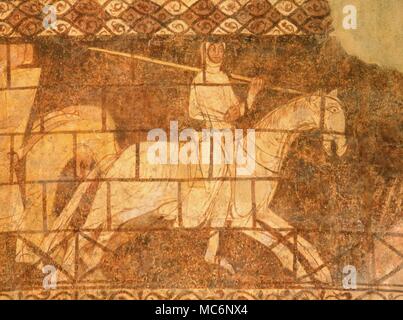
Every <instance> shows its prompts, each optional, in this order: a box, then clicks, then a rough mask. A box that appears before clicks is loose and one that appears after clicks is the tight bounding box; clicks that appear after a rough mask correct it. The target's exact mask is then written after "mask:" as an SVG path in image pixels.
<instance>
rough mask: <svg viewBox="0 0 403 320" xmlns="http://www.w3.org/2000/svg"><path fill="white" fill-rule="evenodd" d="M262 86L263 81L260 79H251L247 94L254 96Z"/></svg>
mask: <svg viewBox="0 0 403 320" xmlns="http://www.w3.org/2000/svg"><path fill="white" fill-rule="evenodd" d="M263 86H264V80H263V78H261V77H256V78H253V79H252V82H251V83H250V87H249V94H250V95H252V96H256V95H257V94H258V93H259V92H260V91H261V90H262V89H263Z"/></svg>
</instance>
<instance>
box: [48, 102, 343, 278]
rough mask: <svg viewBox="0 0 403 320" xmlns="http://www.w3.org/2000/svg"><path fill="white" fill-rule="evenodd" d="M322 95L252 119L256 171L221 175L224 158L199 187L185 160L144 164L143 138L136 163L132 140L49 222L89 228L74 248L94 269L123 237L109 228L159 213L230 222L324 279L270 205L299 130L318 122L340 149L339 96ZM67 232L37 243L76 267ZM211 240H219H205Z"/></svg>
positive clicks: (291, 266)
mask: <svg viewBox="0 0 403 320" xmlns="http://www.w3.org/2000/svg"><path fill="white" fill-rule="evenodd" d="M320 102H321V97H319V96H312V97H309V98H301V99H297V100H295V101H293V102H290V103H289V104H287V105H285V106H282V107H279V108H277V109H276V110H274V111H273V112H271V113H270V114H268V115H267V116H266V117H264V118H263V119H262V120H261V121H260V122H259V123H258V124H257V125H256V130H257V132H256V154H255V160H256V169H255V171H254V173H253V174H252V175H250V176H248V177H245V176H242V177H237V179H225V178H228V173H229V172H230V170H224V169H222V168H223V167H222V166H221V167H220V168H221V169H219V170H218V171H217V172H218V173H219V174H221V175H222V177H221V178H223V179H220V178H219V177H216V178H217V179H215V180H214V181H207V182H206V181H204V180H203V181H202V182H203V183H207V184H208V185H207V187H206V186H204V187H203V186H202V187H200V182H199V185H198V186H196V185H194V184H193V185H192V181H193V180H194V179H193V178H195V177H194V176H192V177H186V172H189V170H187V169H186V166H183V167H181V165H158V166H155V165H150V164H148V163H147V162H146V160H144V159H146V156H145V150H146V147H147V145H146V144H144V145H142V146H141V149H140V159H142V160H141V162H140V164H139V167H138V166H136V161H135V159H136V150H135V146H132V147H130V148H128V149H126V150H125V151H124V152H123V153H122V154H121V155H120V156H115V157H110V158H109V159H106V160H104V162H103V164H101V166H100V168H98V169H97V170H94V171H93V172H91V173H90V174H89V176H88V178H89V179H94V182H84V183H82V184H81V185H80V186H79V187H78V189H77V191H76V193H75V194H74V195H73V197H72V200H71V201H70V203H69V204H68V205H67V206H66V207H65V209H64V210H63V212H62V213H61V215H60V217H59V218H58V219H57V220H56V221H55V223H54V225H53V226H52V228H51V229H52V230H66V229H69V228H70V229H71V228H77V227H79V228H81V230H84V232H87V236H85V237H81V238H80V239H82V240H80V241H79V243H78V245H79V248H80V251H79V255H80V259H81V263H82V264H83V265H85V269H86V270H91V269H93V268H95V267H96V266H97V265H98V264H99V262H100V260H101V258H102V256H103V254H104V251H105V250H109V249H110V250H113V249H114V248H116V247H118V246H120V245H121V244H122V243H123V241H122V238H121V237H120V239H119V237H117V236H116V235H117V234H119V232H116V233H114V232H108V230H116V229H124V228H130V227H136V228H142V227H147V228H148V229H150V228H152V226H150V223H152V222H155V221H156V220H158V219H161V218H163V219H164V220H168V221H172V222H174V225H175V226H180V227H185V228H186V227H188V228H189V227H191V228H192V227H200V226H201V225H204V226H207V227H215V228H217V227H218V228H221V227H224V226H225V224H229V225H230V226H231V227H233V228H240V229H239V230H240V232H243V233H245V234H246V235H247V236H249V237H252V238H253V239H255V240H257V241H259V242H260V243H262V244H263V245H265V246H267V247H271V250H272V251H273V252H274V253H275V254H276V255H277V256H278V258H279V260H280V261H281V263H282V264H283V266H284V267H285V268H286V269H288V270H290V271H293V270H294V271H295V270H297V276H300V277H304V276H306V275H307V273H309V272H311V273H313V272H316V274H315V276H314V277H313V279H316V280H320V281H324V282H328V281H330V280H331V277H330V273H329V271H328V269H327V268H326V267H323V266H322V265H323V262H322V260H321V258H320V256H319V254H318V253H317V251H316V250H315V248H314V247H313V246H312V245H311V244H310V243H308V242H307V241H306V240H304V239H303V238H301V237H300V236H298V238H297V245H296V246H294V242H293V241H294V237H290V232H292V228H291V226H290V225H289V224H288V223H287V222H286V221H284V220H283V219H282V218H281V217H279V216H278V215H276V214H275V213H273V212H272V211H271V210H270V209H269V208H268V205H269V204H270V202H271V200H272V198H273V196H274V193H275V190H276V188H277V185H278V181H277V179H276V178H279V173H280V170H281V167H282V163H283V160H284V159H285V157H286V155H287V152H288V149H289V147H290V145H291V144H292V142H293V141H294V140H295V138H296V137H297V136H298V134H299V133H300V132H302V131H306V130H312V129H318V128H320V127H321V125H323V129H325V130H327V131H329V132H338V133H339V134H327V135H326V137H327V139H325V140H324V145H325V149H326V151H329V152H330V149H331V148H330V142H331V141H330V140H332V141H334V142H336V144H337V146H338V147H339V149H338V153H339V155H341V154H342V153H344V151H345V138H344V136H343V135H342V134H343V133H344V129H345V128H344V127H345V123H344V113H343V110H342V109H341V106H340V103H339V101H338V100H337V98H335V97H331V96H329V97H326V98H324V100H322V102H324V104H322V107H321V103H320ZM321 114H322V117H321ZM321 119H323V120H322V121H321ZM321 122H322V124H321ZM136 168H138V170H139V171H140V178H141V179H143V178H144V181H130V179H131V178H135V177H136ZM138 170H137V172H138ZM100 172H102V173H103V174H104V176H103V177H104V178H106V180H108V179H110V180H111V181H105V182H97V181H96V180H97V179H95V178H97V177H99V174H100ZM201 172H203V168H202V169H201ZM166 178H169V179H174V178H180V179H184V178H185V179H184V180H186V178H189V179H190V180H191V181H187V182H182V183H180V184H178V182H175V181H164V180H161V179H166ZM196 178H197V177H196ZM232 178H234V176H232ZM273 178H274V179H273ZM179 185H180V187H178V186H179ZM91 189H93V190H94V189H96V190H98V191H97V193H96V196H95V198H94V201H93V203H92V205H91V209H90V210H89V212H88V214H85V217H84V218H83V219H82V221H83V222H82V223H81V224H80V225H79V226H77V225H74V224H75V223H76V222H74V221H76V220H77V219H76V218H74V217H75V216H77V215H78V214H79V213H80V212H81V214H82V210H80V209H79V208H80V204H81V205H82V203H83V198H85V195H86V194H88V192H89V191H90V190H91ZM108 199H109V200H108ZM91 230H92V231H91ZM101 230H102V232H100V231H101ZM89 238H91V239H92V240H89ZM66 239H69V238H68V237H66V234H61V233H52V234H49V235H48V236H46V237H45V238H44V239H43V242H42V244H41V250H42V251H43V252H45V253H47V254H49V255H50V256H51V257H52V258H53V259H55V260H58V261H57V263H58V264H59V265H61V266H63V268H64V270H65V271H67V273H70V272H72V271H73V270H74V259H75V249H74V248H75V246H74V243H75V242H74V239H72V238H71V237H70V239H69V240H67V245H66ZM276 243H277V245H275V244H276ZM61 244H64V245H61ZM209 245H210V244H209ZM214 245H217V243H216V244H214V243H212V244H211V245H210V246H214ZM294 247H296V248H297V250H298V252H297V255H298V258H299V259H298V260H299V261H298V262H297V263H295V261H294V253H295V252H293V251H294V249H293V248H294ZM213 251H214V250H213ZM215 251H216V250H215ZM215 251H214V254H215ZM315 269H316V270H315Z"/></svg>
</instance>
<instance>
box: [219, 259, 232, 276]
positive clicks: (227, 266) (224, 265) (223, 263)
mask: <svg viewBox="0 0 403 320" xmlns="http://www.w3.org/2000/svg"><path fill="white" fill-rule="evenodd" d="M219 265H220V267H222V268H224V269H225V270H227V271H228V272H229V273H230V274H235V269H234V267H233V266H232V265H231V264H230V263H229V262H228V260H227V259H225V258H220V262H219Z"/></svg>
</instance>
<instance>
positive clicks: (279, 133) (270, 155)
mask: <svg viewBox="0 0 403 320" xmlns="http://www.w3.org/2000/svg"><path fill="white" fill-rule="evenodd" d="M308 103H309V102H308V101H307V100H306V99H300V100H296V101H294V102H292V103H290V104H288V105H286V106H283V107H280V108H278V109H276V110H275V111H273V112H272V113H271V114H269V115H268V116H267V117H266V118H264V119H263V120H262V121H261V122H260V123H259V124H258V127H259V129H266V130H267V131H265V132H258V133H257V134H256V162H257V163H256V175H262V174H263V175H264V176H267V175H268V174H269V175H276V174H278V173H279V171H280V169H281V166H282V164H283V161H284V159H285V157H286V156H287V153H288V151H289V149H290V147H291V145H292V143H293V142H294V141H295V140H296V138H297V137H298V136H299V135H300V134H301V132H302V131H308V130H311V129H314V128H315V127H316V119H315V117H316V115H315V113H314V111H313V110H314V108H312V106H309V105H308Z"/></svg>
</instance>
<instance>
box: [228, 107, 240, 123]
mask: <svg viewBox="0 0 403 320" xmlns="http://www.w3.org/2000/svg"><path fill="white" fill-rule="evenodd" d="M240 116H241V110H240V108H239V105H234V106H232V107H230V108H229V109H228V111H227V112H226V113H225V115H224V121H227V122H232V121H235V120H236V119H238V118H239V117H240Z"/></svg>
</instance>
